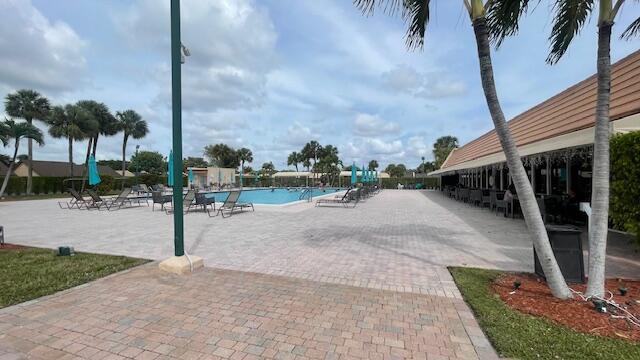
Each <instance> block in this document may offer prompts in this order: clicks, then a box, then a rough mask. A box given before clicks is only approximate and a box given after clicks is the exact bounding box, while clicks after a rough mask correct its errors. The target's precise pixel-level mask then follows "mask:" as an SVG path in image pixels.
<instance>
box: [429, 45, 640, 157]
mask: <svg viewBox="0 0 640 360" xmlns="http://www.w3.org/2000/svg"><path fill="white" fill-rule="evenodd" d="M596 86H597V79H596V75H595V74H594V75H592V76H590V77H589V78H587V79H585V80H583V81H581V82H579V83H577V84H575V85H573V86H571V87H570V88H568V89H566V90H565V91H563V92H561V93H559V94H557V95H555V96H553V97H551V98H550V99H548V100H546V101H544V102H542V103H540V104H538V105H536V106H534V107H533V108H531V109H529V110H527V111H525V112H523V113H522V114H520V115H518V116H516V117H514V118H513V119H512V120H511V121H509V129H511V134H512V135H513V137H514V139H515V141H516V144H517V145H518V146H523V145H526V144H530V143H534V142H537V141H540V140H544V139H548V138H552V137H556V136H559V135H563V134H567V133H571V132H574V131H577V130H581V129H585V128H589V127H592V126H593V124H594V121H595V108H596ZM637 113H640V50H638V51H636V52H634V53H632V54H631V55H629V56H627V57H625V58H624V59H622V60H620V61H618V62H616V63H615V64H613V67H612V71H611V109H610V115H611V121H613V120H617V119H620V118H623V117H626V116H629V115H632V114H637ZM501 151H502V148H501V146H500V141H499V140H498V137H497V136H496V133H495V130H492V131H490V132H488V133H486V134H484V135H482V136H480V137H479V138H477V139H475V140H473V141H471V142H469V143H467V144H466V145H464V146H463V147H461V148H459V149H457V150H456V151H455V152H454V153H452V154H451V156H450V157H449V158H448V159H447V161H446V162H445V164H443V166H442V168H443V169H444V168H447V167H450V166H454V165H457V164H460V163H463V162H465V161H469V160H473V159H477V158H481V157H483V156H487V155H490V154H494V153H497V152H501Z"/></svg>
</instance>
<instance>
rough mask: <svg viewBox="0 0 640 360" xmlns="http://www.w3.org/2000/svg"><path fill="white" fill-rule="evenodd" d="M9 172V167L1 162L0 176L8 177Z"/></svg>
mask: <svg viewBox="0 0 640 360" xmlns="http://www.w3.org/2000/svg"><path fill="white" fill-rule="evenodd" d="M7 171H9V166H7V164H5V163H4V161H2V160H0V176H5V175H7Z"/></svg>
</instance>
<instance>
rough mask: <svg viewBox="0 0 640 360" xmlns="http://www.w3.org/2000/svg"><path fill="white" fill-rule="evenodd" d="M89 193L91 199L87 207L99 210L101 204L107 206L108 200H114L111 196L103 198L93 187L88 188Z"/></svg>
mask: <svg viewBox="0 0 640 360" xmlns="http://www.w3.org/2000/svg"><path fill="white" fill-rule="evenodd" d="M87 194H89V196H90V197H91V201H90V202H87V203H86V204H85V205H86V207H87V209H92V208H95V209H98V210H99V209H100V207H101V206H103V205H104V206H106V204H107V202H109V201H111V200H113V199H109V198H107V199H103V198H101V197H100V195H98V193H97V192H95V191H94V190H92V189H87Z"/></svg>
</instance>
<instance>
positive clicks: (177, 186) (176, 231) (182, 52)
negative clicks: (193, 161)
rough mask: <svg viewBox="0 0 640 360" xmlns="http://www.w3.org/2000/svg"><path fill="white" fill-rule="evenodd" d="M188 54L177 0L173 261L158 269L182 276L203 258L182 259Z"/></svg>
mask: <svg viewBox="0 0 640 360" xmlns="http://www.w3.org/2000/svg"><path fill="white" fill-rule="evenodd" d="M190 55H191V54H190V53H189V50H188V49H187V48H186V47H185V46H184V45H182V41H181V38H180V0H171V109H172V128H173V129H172V130H173V174H170V175H169V176H173V189H174V190H173V246H174V257H172V258H169V259H167V260H165V261H163V262H161V263H160V269H162V270H165V271H169V272H173V273H177V274H185V273H189V272H192V271H193V270H194V269H195V268H198V267H202V266H203V262H202V258H200V257H197V256H189V255H186V256H185V251H184V219H183V213H182V211H183V210H182V209H183V203H182V186H183V184H182V78H181V77H182V73H181V69H180V67H181V65H182V64H183V63H184V62H185V56H190Z"/></svg>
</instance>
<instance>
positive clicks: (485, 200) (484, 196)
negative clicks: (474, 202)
mask: <svg viewBox="0 0 640 360" xmlns="http://www.w3.org/2000/svg"><path fill="white" fill-rule="evenodd" d="M490 193H491V191H490V190H482V203H481V207H485V205H486V207H489V206H491V199H490V198H489V196H490Z"/></svg>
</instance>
